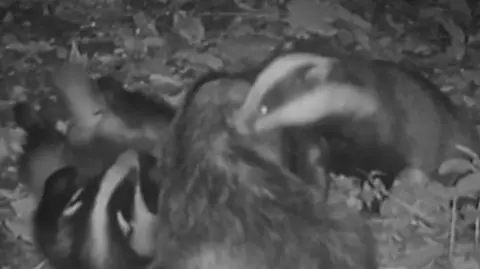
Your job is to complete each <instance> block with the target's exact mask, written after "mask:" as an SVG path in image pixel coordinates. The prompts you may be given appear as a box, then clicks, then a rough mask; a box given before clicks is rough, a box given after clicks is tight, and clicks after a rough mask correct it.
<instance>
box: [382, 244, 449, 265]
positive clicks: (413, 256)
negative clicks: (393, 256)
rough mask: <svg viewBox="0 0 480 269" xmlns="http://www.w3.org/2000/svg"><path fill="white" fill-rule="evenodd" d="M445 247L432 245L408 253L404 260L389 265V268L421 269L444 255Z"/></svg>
mask: <svg viewBox="0 0 480 269" xmlns="http://www.w3.org/2000/svg"><path fill="white" fill-rule="evenodd" d="M444 249H445V248H444V246H443V245H441V244H432V245H429V246H426V247H423V248H422V249H418V250H415V251H412V252H411V253H408V254H407V255H406V256H405V257H404V258H401V259H398V260H396V261H395V262H393V263H389V266H393V267H399V266H402V267H406V268H421V267H422V266H423V265H425V264H427V263H428V262H429V261H431V260H433V259H435V258H437V257H438V256H440V255H442V254H443V252H444Z"/></svg>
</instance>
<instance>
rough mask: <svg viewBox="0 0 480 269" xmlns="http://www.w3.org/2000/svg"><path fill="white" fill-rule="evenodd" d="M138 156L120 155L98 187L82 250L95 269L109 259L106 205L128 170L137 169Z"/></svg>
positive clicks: (130, 154)
mask: <svg viewBox="0 0 480 269" xmlns="http://www.w3.org/2000/svg"><path fill="white" fill-rule="evenodd" d="M138 166H139V164H138V156H137V154H136V153H135V152H134V151H132V150H128V151H126V152H124V153H122V154H121V155H120V156H119V157H118V158H117V160H116V162H115V163H114V164H113V165H112V166H111V167H110V169H108V171H107V172H106V173H105V176H104V177H103V178H102V182H101V184H100V187H99V191H98V193H97V195H96V197H95V201H94V208H93V209H92V215H91V217H90V223H89V225H90V227H89V228H90V233H89V235H90V238H89V241H90V244H87V245H86V246H85V247H86V249H85V250H84V251H85V252H86V253H88V256H89V258H90V259H91V262H92V263H93V264H94V265H95V266H96V268H104V266H105V263H106V262H107V261H108V258H109V253H108V251H109V249H110V247H111V246H109V243H110V241H109V238H107V237H108V234H109V233H108V226H109V223H108V214H107V205H108V202H109V200H110V198H111V197H112V194H113V192H114V191H115V189H116V188H117V187H118V186H119V185H120V183H121V182H122V180H124V179H125V177H126V176H127V175H128V173H129V171H130V169H132V168H134V167H138Z"/></svg>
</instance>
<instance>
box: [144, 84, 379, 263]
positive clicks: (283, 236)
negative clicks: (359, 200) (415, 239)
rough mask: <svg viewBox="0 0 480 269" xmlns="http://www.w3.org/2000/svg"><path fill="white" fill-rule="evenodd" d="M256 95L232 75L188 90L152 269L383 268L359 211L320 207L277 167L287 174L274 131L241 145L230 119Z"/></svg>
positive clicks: (171, 143) (164, 163)
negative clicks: (380, 265)
mask: <svg viewBox="0 0 480 269" xmlns="http://www.w3.org/2000/svg"><path fill="white" fill-rule="evenodd" d="M248 91H249V84H248V83H245V82H244V81H241V80H240V81H239V80H235V79H229V78H228V77H226V78H224V79H219V80H216V81H210V82H209V83H207V84H202V83H199V84H197V85H195V86H194V87H193V88H192V89H191V90H190V91H189V92H187V95H186V97H185V100H184V104H183V106H182V108H181V110H180V111H179V112H178V113H179V114H178V115H177V118H176V119H175V121H174V123H173V126H172V130H171V134H170V136H169V139H168V141H167V143H166V147H165V152H164V156H169V158H164V159H162V160H161V161H160V168H159V169H160V172H159V174H160V175H161V183H159V184H160V192H159V203H158V226H157V227H158V230H157V233H158V236H157V247H156V255H155V258H154V262H153V263H152V264H151V265H150V267H149V268H151V269H157V268H158V269H159V268H197V269H198V268H208V269H212V268H265V269H266V268H271V269H273V268H322V269H333V268H345V269H346V268H352V269H353V268H356V269H358V268H365V269H367V268H368V269H371V268H377V263H376V259H375V242H374V239H373V236H372V233H371V230H370V229H369V227H368V225H367V224H366V223H365V221H364V220H363V219H362V218H361V217H360V216H359V215H358V214H357V213H354V212H347V211H345V210H338V209H337V208H334V207H326V206H325V205H324V204H323V203H318V202H317V199H314V197H313V196H314V195H312V193H311V192H312V188H310V186H308V185H307V184H306V183H305V182H304V181H303V180H301V179H298V178H295V177H294V176H292V175H291V174H288V173H287V172H285V171H288V170H286V169H283V170H282V169H273V168H274V167H279V168H281V166H278V162H277V160H278V158H279V156H280V155H278V152H280V151H279V150H278V148H277V147H279V146H280V145H279V144H278V143H277V142H275V141H278V140H276V139H275V137H276V136H275V134H274V133H270V134H264V135H260V136H257V137H251V139H248V137H247V138H246V139H245V140H247V141H250V142H249V143H246V144H245V145H244V146H243V147H244V151H240V150H238V149H237V148H238V146H233V145H236V144H237V142H238V141H237V139H238V134H236V133H235V132H232V130H231V128H230V125H229V120H228V118H229V117H230V116H231V115H232V113H233V111H234V110H235V109H237V108H238V106H239V105H240V104H242V103H243V101H244V98H245V96H246V95H247V93H248ZM252 149H255V150H252ZM245 151H247V152H250V154H251V153H252V151H253V152H257V153H261V154H262V156H263V157H259V156H256V158H257V159H258V158H260V159H258V160H263V163H260V162H257V161H255V159H253V158H250V157H252V156H253V155H250V157H249V155H248V154H245ZM268 163H270V164H277V166H276V165H271V166H270V165H269V166H268V167H267V165H266V164H268ZM158 182H160V181H158ZM337 210H338V211H337Z"/></svg>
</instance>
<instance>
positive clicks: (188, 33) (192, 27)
mask: <svg viewBox="0 0 480 269" xmlns="http://www.w3.org/2000/svg"><path fill="white" fill-rule="evenodd" d="M173 28H174V29H175V30H176V31H177V32H178V34H180V35H181V36H182V37H183V38H185V39H186V40H188V41H189V42H190V44H198V43H200V42H201V41H203V39H204V38H205V28H204V27H203V23H202V21H201V20H200V19H199V18H196V17H194V16H192V15H187V13H186V12H184V11H178V12H177V13H175V15H174V16H173Z"/></svg>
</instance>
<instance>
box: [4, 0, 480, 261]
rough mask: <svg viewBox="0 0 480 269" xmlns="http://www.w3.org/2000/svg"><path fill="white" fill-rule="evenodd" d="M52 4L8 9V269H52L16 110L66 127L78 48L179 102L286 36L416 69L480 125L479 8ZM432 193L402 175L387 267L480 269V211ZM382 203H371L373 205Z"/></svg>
mask: <svg viewBox="0 0 480 269" xmlns="http://www.w3.org/2000/svg"><path fill="white" fill-rule="evenodd" d="M9 2H11V3H14V4H10V3H9ZM50 2H52V1H35V0H29V1H2V3H0V20H1V23H0V33H1V34H0V36H1V44H0V67H1V68H2V70H1V72H0V88H1V91H0V121H1V122H2V125H1V128H0V164H1V166H2V167H1V169H2V170H1V171H2V177H1V178H0V221H1V226H0V266H1V269H4V268H5V269H6V268H11V269H27V268H48V265H46V263H45V261H44V259H43V258H42V257H41V256H40V255H38V253H37V251H36V250H35V247H34V244H33V242H32V236H31V227H30V221H29V218H30V216H31V213H32V211H33V209H34V202H33V201H32V199H31V197H30V196H29V195H28V194H27V193H26V191H25V189H24V187H23V186H21V184H19V183H18V181H17V179H16V166H15V157H16V156H18V154H19V152H20V148H21V147H20V145H21V141H22V137H23V136H22V133H21V131H19V129H18V128H15V126H14V123H13V120H12V113H11V109H10V108H11V105H12V104H13V103H14V102H16V101H20V100H29V101H31V102H32V103H35V104H38V105H40V106H44V107H48V110H49V111H51V115H53V116H54V117H56V118H57V119H58V121H59V122H64V121H66V120H67V118H65V115H67V113H66V112H65V108H64V107H63V106H62V105H61V104H58V103H57V102H56V99H55V96H54V95H55V94H54V92H53V91H52V88H53V87H52V83H51V72H52V70H53V68H55V67H56V66H58V64H60V63H62V62H65V61H66V59H67V58H68V55H69V51H70V49H71V45H72V40H75V44H77V45H78V47H79V50H80V52H81V53H82V54H85V55H87V56H88V58H89V69H90V72H91V74H92V76H96V75H101V74H112V75H114V76H115V77H116V78H118V79H119V80H121V81H123V82H124V83H125V85H127V88H128V89H129V90H133V91H135V90H139V91H142V92H144V93H145V94H147V95H149V96H152V97H155V96H161V97H163V98H166V99H168V100H170V101H171V102H173V103H175V102H177V101H178V99H179V98H180V97H181V96H182V92H183V89H185V88H186V87H187V86H188V85H190V83H191V82H192V81H193V80H194V79H195V78H197V77H198V76H199V75H200V74H203V73H205V72H206V71H208V70H212V69H213V70H218V69H225V68H226V69H229V70H238V69H241V68H248V67H249V66H252V65H254V64H256V63H259V62H260V61H262V60H263V59H264V58H265V57H266V56H268V53H269V52H271V51H272V49H273V48H275V47H276V46H277V45H278V44H280V43H281V42H283V40H284V38H285V36H295V37H303V36H310V37H311V38H312V40H314V43H313V44H314V46H318V50H319V51H323V52H325V53H326V54H331V55H336V54H337V55H338V54H346V53H349V52H351V51H354V50H356V51H358V53H362V54H364V55H368V56H370V57H372V58H378V59H386V60H390V61H394V62H400V61H401V62H404V63H408V64H410V65H412V66H415V67H416V68H418V70H420V71H421V72H422V73H424V74H425V75H426V76H428V77H429V78H430V79H431V80H432V81H433V82H435V83H436V84H437V85H438V86H439V90H442V91H443V92H445V93H447V94H448V95H449V96H450V97H451V98H452V99H453V100H454V101H455V102H456V103H457V104H459V105H462V106H465V107H467V108H468V109H469V111H471V112H472V115H473V116H474V117H476V118H477V119H480V117H479V116H478V115H479V113H478V111H479V109H478V106H477V103H478V102H477V99H478V96H480V95H479V94H478V93H479V91H478V90H477V89H478V83H480V70H478V68H477V67H478V66H479V63H480V50H479V49H477V47H478V48H480V46H479V45H480V42H479V41H478V40H476V38H477V36H478V37H480V35H479V34H478V33H477V32H476V29H480V28H479V27H477V26H476V23H477V22H476V16H475V15H476V13H475V12H473V11H472V10H473V9H475V8H476V7H475V8H474V7H472V6H469V3H468V2H467V1H463V0H451V1H450V2H449V1H444V2H443V4H442V5H437V4H432V3H431V2H435V3H436V2H437V1H433V0H432V1H427V0H425V1H391V2H392V3H389V1H384V2H386V4H385V5H383V6H380V5H379V4H378V3H377V2H378V1H373V0H359V1H346V0H340V1H328V0H327V1H319V2H317V1H315V0H291V1H289V3H288V4H286V5H285V6H283V7H279V6H277V5H276V4H274V3H272V2H277V1H268V0H264V1H248V0H247V1H240V0H231V1H230V0H229V1H224V0H216V1H210V2H209V1H189V0H186V1H185V0H183V1H180V0H176V1H175V0H174V1H172V2H171V3H170V4H162V3H161V2H162V1H148V0H144V1H131V2H132V4H134V3H135V5H134V6H131V7H129V8H125V7H123V8H112V7H108V8H107V7H99V6H95V7H93V6H88V5H83V4H81V3H79V1H59V2H57V3H50ZM150 2H155V3H150ZM387 2H388V3H387ZM413 2H415V3H416V5H415V6H413V5H411V3H413ZM375 3H377V4H375ZM479 15H480V14H479ZM479 33H480V32H479ZM477 59H479V60H478V61H477ZM468 165H469V164H466V163H462V162H461V161H458V160H456V161H452V162H450V163H449V164H448V165H447V166H448V167H447V168H445V169H453V170H456V171H459V170H462V169H464V168H465V167H466V166H468ZM472 179H478V174H476V173H475V174H474V175H472V176H471V177H470V179H469V181H468V183H466V185H465V186H463V187H462V188H463V189H468V190H470V191H471V190H478V189H480V186H477V185H479V184H478V183H475V182H477V181H478V182H480V180H476V181H475V180H472ZM348 182H350V181H347V180H342V179H341V178H338V180H336V186H337V187H338V188H336V189H337V195H336V196H335V197H337V200H346V199H347V201H349V202H350V201H352V204H356V203H357V202H358V201H357V200H355V199H356V197H357V193H356V192H355V191H352V189H354V188H352V187H350V186H347V185H349V184H350V183H348ZM472 182H473V183H472ZM429 183H431V182H429V181H427V180H426V179H425V178H424V177H422V176H421V175H419V174H418V173H416V172H415V171H413V172H412V173H409V174H408V175H405V176H403V177H402V179H401V180H399V184H398V185H397V186H396V187H395V188H394V190H393V191H392V193H393V194H392V197H393V198H391V199H390V200H389V201H388V202H386V203H385V204H384V206H383V208H382V217H381V218H375V219H372V220H371V224H372V226H374V227H375V229H374V230H375V232H376V235H377V238H378V241H379V261H380V262H381V267H382V268H480V267H479V264H480V251H478V248H477V244H476V241H477V240H476V239H475V233H474V229H472V228H470V226H469V224H470V223H472V220H475V219H476V218H477V217H478V216H479V214H478V212H477V211H476V210H469V211H468V212H465V213H464V215H463V218H462V219H458V218H453V219H452V216H453V215H455V214H456V213H457V212H453V213H452V212H451V210H450V208H449V198H452V197H451V195H450V194H451V193H452V192H451V191H452V190H451V189H447V188H444V187H441V186H437V185H435V184H433V185H434V186H431V185H432V184H429ZM455 191H457V192H456V193H458V192H461V191H462V190H459V189H458V188H457V189H456V190H455ZM372 193H374V192H363V193H362V195H361V197H363V198H364V199H368V197H370V198H371V196H372V195H373V194H372ZM338 198H340V199H338ZM333 200H335V199H333ZM452 232H454V234H455V236H454V237H452V236H451V235H452Z"/></svg>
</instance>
